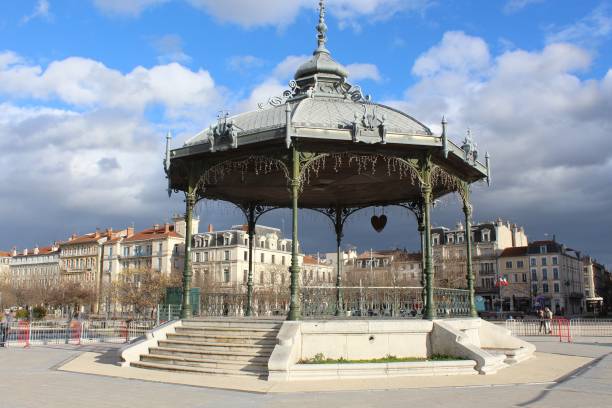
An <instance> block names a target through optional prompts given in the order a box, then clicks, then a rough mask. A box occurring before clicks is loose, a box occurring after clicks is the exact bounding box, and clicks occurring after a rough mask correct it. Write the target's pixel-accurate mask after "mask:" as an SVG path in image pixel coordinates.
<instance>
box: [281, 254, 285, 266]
mask: <svg viewBox="0 0 612 408" xmlns="http://www.w3.org/2000/svg"><path fill="white" fill-rule="evenodd" d="M281 263H282V264H283V265H284V264H285V256H282V257H281Z"/></svg>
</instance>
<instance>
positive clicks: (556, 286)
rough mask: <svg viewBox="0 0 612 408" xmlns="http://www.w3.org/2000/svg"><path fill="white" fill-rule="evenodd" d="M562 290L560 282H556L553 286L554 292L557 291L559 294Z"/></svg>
mask: <svg viewBox="0 0 612 408" xmlns="http://www.w3.org/2000/svg"><path fill="white" fill-rule="evenodd" d="M560 289H561V288H560V287H559V282H555V284H554V286H553V290H554V291H555V293H559V291H560Z"/></svg>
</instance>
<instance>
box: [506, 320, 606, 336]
mask: <svg viewBox="0 0 612 408" xmlns="http://www.w3.org/2000/svg"><path fill="white" fill-rule="evenodd" d="M569 328H570V334H571V337H599V336H612V319H581V318H575V319H569ZM506 329H508V330H510V331H511V332H512V334H513V335H515V336H549V335H551V334H549V333H548V330H547V328H546V325H545V322H544V321H541V320H538V319H520V320H516V319H508V320H506ZM556 330H557V329H556V326H555V325H554V324H553V325H551V330H550V331H552V335H553V336H557V335H558V333H557V332H556Z"/></svg>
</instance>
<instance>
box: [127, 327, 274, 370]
mask: <svg viewBox="0 0 612 408" xmlns="http://www.w3.org/2000/svg"><path fill="white" fill-rule="evenodd" d="M281 325H282V321H279V320H255V319H246V318H245V319H240V318H232V319H188V320H183V321H182V322H181V326H177V327H176V329H175V332H174V333H168V334H166V339H165V340H158V341H157V345H156V347H150V348H149V353H148V354H143V355H141V356H140V361H137V362H133V363H131V365H132V366H133V367H139V368H147V369H156V370H165V371H173V372H188V373H201V374H221V375H249V376H257V377H262V378H265V377H267V375H268V360H269V359H270V355H271V354H272V351H273V350H274V347H275V346H276V344H277V340H276V336H277V334H278V331H279V330H280V327H281Z"/></svg>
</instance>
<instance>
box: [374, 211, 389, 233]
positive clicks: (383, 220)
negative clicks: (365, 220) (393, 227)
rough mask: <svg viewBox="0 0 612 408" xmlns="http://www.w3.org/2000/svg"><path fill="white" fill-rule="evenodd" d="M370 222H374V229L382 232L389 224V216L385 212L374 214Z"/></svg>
mask: <svg viewBox="0 0 612 408" xmlns="http://www.w3.org/2000/svg"><path fill="white" fill-rule="evenodd" d="M370 222H371V223H372V228H374V231H376V232H381V231H382V230H384V229H385V226H386V225H387V216H386V215H385V214H383V215H381V216H378V215H373V216H372V218H371V219H370Z"/></svg>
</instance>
